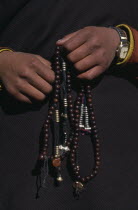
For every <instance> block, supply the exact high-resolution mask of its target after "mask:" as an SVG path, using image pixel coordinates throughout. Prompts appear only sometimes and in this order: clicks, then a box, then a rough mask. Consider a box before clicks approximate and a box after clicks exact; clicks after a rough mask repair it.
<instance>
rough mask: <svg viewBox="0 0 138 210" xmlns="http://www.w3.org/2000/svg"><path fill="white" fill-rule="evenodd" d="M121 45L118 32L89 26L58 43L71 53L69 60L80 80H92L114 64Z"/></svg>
mask: <svg viewBox="0 0 138 210" xmlns="http://www.w3.org/2000/svg"><path fill="white" fill-rule="evenodd" d="M119 43H120V37H119V35H118V33H117V31H116V30H114V29H112V28H105V27H94V26H88V27H85V28H83V29H81V30H79V31H76V32H74V33H72V34H69V35H67V36H65V37H64V38H63V39H61V40H58V41H57V45H61V46H63V47H64V48H65V49H66V50H67V51H68V52H69V53H68V55H67V58H68V59H69V61H71V62H72V63H73V64H74V67H75V68H76V70H77V71H78V78H80V79H87V80H92V79H93V78H95V77H97V76H99V75H100V74H102V73H103V72H104V71H105V70H106V69H107V68H108V67H109V66H110V64H111V63H112V61H113V59H114V57H115V52H116V49H117V47H118V45H119Z"/></svg>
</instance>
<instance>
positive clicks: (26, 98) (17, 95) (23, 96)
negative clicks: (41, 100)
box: [15, 93, 32, 104]
mask: <svg viewBox="0 0 138 210" xmlns="http://www.w3.org/2000/svg"><path fill="white" fill-rule="evenodd" d="M15 98H16V99H18V100H19V101H22V102H25V103H29V104H32V101H31V100H30V99H29V98H28V97H27V96H25V95H23V94H21V93H17V94H16V95H15Z"/></svg>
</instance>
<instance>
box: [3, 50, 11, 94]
mask: <svg viewBox="0 0 138 210" xmlns="http://www.w3.org/2000/svg"><path fill="white" fill-rule="evenodd" d="M4 51H10V52H13V50H12V49H9V48H0V53H1V52H4ZM2 90H3V85H2V84H1V83H0V91H2Z"/></svg>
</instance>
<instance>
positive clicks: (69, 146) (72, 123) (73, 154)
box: [39, 47, 100, 196]
mask: <svg viewBox="0 0 138 210" xmlns="http://www.w3.org/2000/svg"><path fill="white" fill-rule="evenodd" d="M65 60H66V59H64V56H62V48H61V47H57V48H56V52H55V60H54V63H53V69H54V71H55V83H54V87H53V94H52V97H51V101H50V103H49V109H48V116H47V119H46V120H45V123H44V126H43V134H44V138H43V140H42V141H41V143H40V153H39V160H41V161H42V162H43V163H44V164H43V165H44V167H43V169H44V170H43V171H44V172H45V171H46V172H45V173H46V174H45V175H44V177H45V179H46V177H47V176H48V171H49V170H48V162H49V163H51V166H52V167H54V169H55V170H56V173H55V174H56V177H55V178H56V180H57V181H58V182H62V181H63V178H62V170H61V169H62V161H63V160H64V159H65V157H67V156H68V155H69V156H70V164H71V167H72V171H73V177H74V183H73V187H74V190H75V195H76V196H79V194H80V192H81V191H82V190H83V189H84V187H85V185H86V184H87V183H88V182H89V181H90V180H91V179H92V178H93V177H94V176H95V175H96V174H97V173H98V169H99V166H100V142H99V138H98V133H97V132H98V131H97V126H96V122H95V116H94V110H93V104H92V89H91V86H89V85H84V84H83V85H81V88H80V89H79V92H78V94H77V98H76V100H75V102H73V97H72V85H71V69H70V68H69V67H68V65H67V63H66V61H65ZM68 124H69V125H68ZM51 125H54V131H53V135H52V134H50V133H51V132H50V129H51V127H52V126H51ZM50 135H51V136H50ZM80 135H89V137H90V138H91V142H92V145H93V147H94V158H95V159H94V166H93V170H92V172H91V174H90V175H87V176H85V177H82V176H81V173H80V172H81V170H80V168H81V167H80V166H79V161H78V155H79V152H78V148H79V138H80ZM53 136H54V139H55V140H54V142H53V143H54V145H53V147H54V149H53V151H52V152H51V154H50V151H49V149H50V148H49V140H50V137H53ZM61 137H62V138H61ZM61 139H62V141H61ZM49 160H51V161H49ZM46 169H47V170H46ZM45 181H46V180H44V183H45Z"/></svg>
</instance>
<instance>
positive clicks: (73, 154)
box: [70, 150, 76, 158]
mask: <svg viewBox="0 0 138 210" xmlns="http://www.w3.org/2000/svg"><path fill="white" fill-rule="evenodd" d="M73 151H74V153H71V155H70V156H71V157H72V158H74V157H75V151H76V150H71V152H73Z"/></svg>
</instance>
